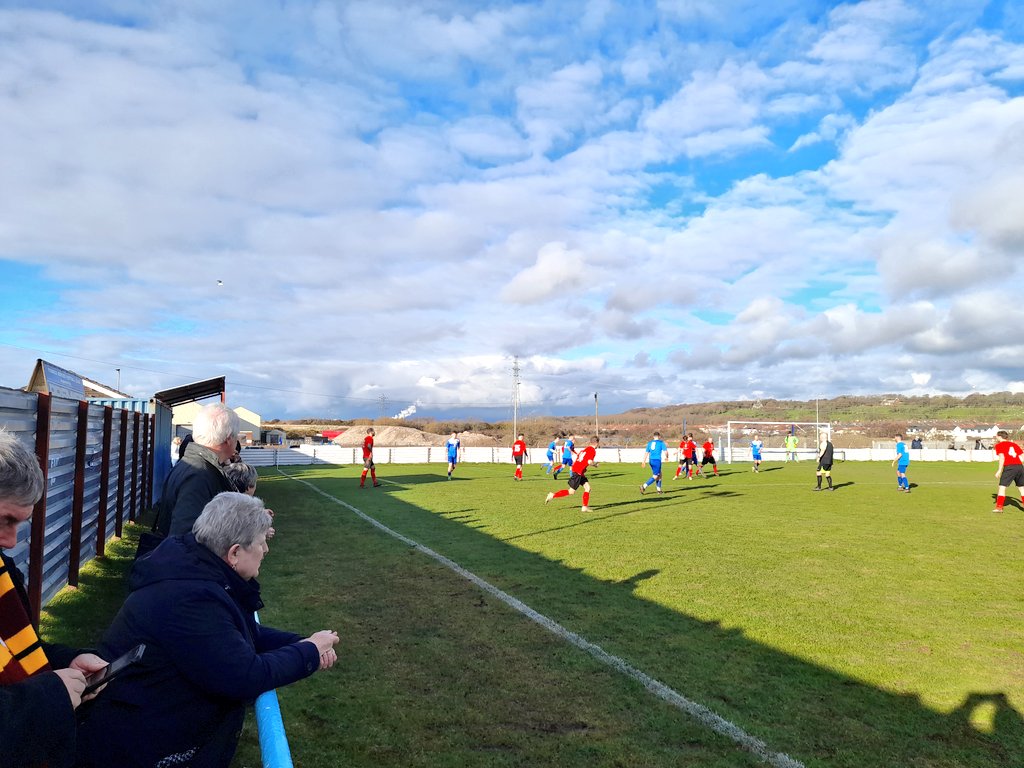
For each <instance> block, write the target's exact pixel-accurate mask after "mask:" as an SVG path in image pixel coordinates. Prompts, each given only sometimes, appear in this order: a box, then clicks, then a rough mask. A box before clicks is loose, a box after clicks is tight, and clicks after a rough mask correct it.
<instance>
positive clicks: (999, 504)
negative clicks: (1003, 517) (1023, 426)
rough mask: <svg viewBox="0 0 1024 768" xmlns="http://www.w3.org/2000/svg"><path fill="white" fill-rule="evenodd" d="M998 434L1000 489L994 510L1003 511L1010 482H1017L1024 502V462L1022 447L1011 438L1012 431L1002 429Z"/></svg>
mask: <svg viewBox="0 0 1024 768" xmlns="http://www.w3.org/2000/svg"><path fill="white" fill-rule="evenodd" d="M996 435H997V436H998V437H999V442H998V443H996V445H995V451H996V456H998V457H999V467H998V468H997V469H996V478H998V480H999V489H998V490H997V491H996V508H995V509H993V510H992V511H993V512H1002V511H1003V504H1004V503H1005V502H1006V486H1008V485H1009V484H1010V483H1016V484H1017V490H1018V491H1020V503H1021V504H1024V464H1022V463H1021V455H1022V452H1021V447H1020V446H1019V445H1017V444H1016V443H1015V442H1013V441H1012V440H1010V433H1009V432H1007V431H1005V430H1000V431H999V432H996Z"/></svg>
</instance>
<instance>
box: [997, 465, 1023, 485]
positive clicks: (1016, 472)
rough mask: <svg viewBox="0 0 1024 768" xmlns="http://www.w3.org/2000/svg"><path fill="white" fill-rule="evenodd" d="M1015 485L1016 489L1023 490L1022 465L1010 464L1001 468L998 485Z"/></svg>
mask: <svg viewBox="0 0 1024 768" xmlns="http://www.w3.org/2000/svg"><path fill="white" fill-rule="evenodd" d="M1010 483H1016V484H1017V487H1018V488H1024V465H1022V464H1011V465H1010V466H1008V467H1007V466H1004V467H1003V474H1001V475H1000V476H999V484H1000V485H1002V486H1007V485H1009V484H1010Z"/></svg>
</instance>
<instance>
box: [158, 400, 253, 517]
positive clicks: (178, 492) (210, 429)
mask: <svg viewBox="0 0 1024 768" xmlns="http://www.w3.org/2000/svg"><path fill="white" fill-rule="evenodd" d="M237 445H238V416H237V415H236V414H235V412H234V411H232V410H231V409H230V408H228V407H227V406H226V405H224V404H223V403H215V404H213V405H208V406H206V407H205V408H203V409H202V410H201V411H199V413H198V414H196V417H195V419H194V420H193V422H192V442H190V443H189V444H188V447H187V448H185V454H184V455H183V456H182V458H181V461H179V462H178V463H177V464H175V465H174V468H173V469H172V470H171V474H170V475H168V476H167V481H166V482H165V483H164V490H163V495H162V496H161V498H160V501H159V502H158V504H157V506H156V510H157V518H156V530H157V531H158V532H159V533H160V534H162V535H164V536H178V535H180V534H182V533H188V532H189V531H191V530H192V525H193V523H195V521H196V519H197V518H198V517H199V513H200V512H202V511H203V507H205V506H206V505H207V504H208V503H209V501H210V500H211V499H212V498H213V497H214V496H216V495H217V494H218V493H222V492H223V491H233V490H234V486H232V484H231V482H230V481H229V480H228V478H227V477H225V475H224V471H223V470H222V469H221V466H222V465H224V464H227V463H228V462H229V461H230V460H231V457H232V456H234V455H235V449H236V447H237Z"/></svg>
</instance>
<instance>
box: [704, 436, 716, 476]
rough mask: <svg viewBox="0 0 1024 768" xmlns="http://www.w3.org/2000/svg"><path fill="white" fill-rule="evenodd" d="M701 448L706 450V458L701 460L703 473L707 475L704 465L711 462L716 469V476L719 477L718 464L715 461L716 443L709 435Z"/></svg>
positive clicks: (712, 467)
mask: <svg viewBox="0 0 1024 768" xmlns="http://www.w3.org/2000/svg"><path fill="white" fill-rule="evenodd" d="M701 448H702V449H703V450H704V458H703V459H701V460H700V466H701V474H702V475H704V476H705V477H707V474H706V473H705V472H704V466H705V465H707V464H710V465H711V469H713V470H714V471H715V477H717V476H718V464H717V462H716V461H715V444H714V442H713V441H712V440H711V438H710V437H709V438H708V439H707V440H706V441H705V443H704V445H702V446H701Z"/></svg>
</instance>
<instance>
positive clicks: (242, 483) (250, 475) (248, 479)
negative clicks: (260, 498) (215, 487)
mask: <svg viewBox="0 0 1024 768" xmlns="http://www.w3.org/2000/svg"><path fill="white" fill-rule="evenodd" d="M224 474H225V475H227V478H228V480H229V481H230V482H231V485H232V486H234V489H235V490H236V491H238V492H239V493H247V494H249V495H250V496H252V495H253V494H254V493H256V480H257V479H258V477H259V476H258V475H257V474H256V467H251V466H249V465H248V464H246V463H245V462H244V461H236V462H235V463H234V464H228V465H227V466H226V467H224Z"/></svg>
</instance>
